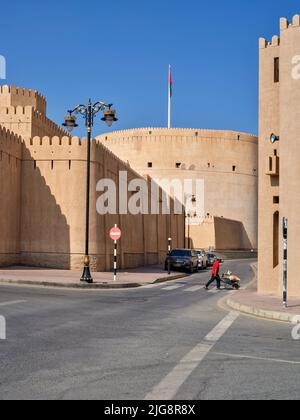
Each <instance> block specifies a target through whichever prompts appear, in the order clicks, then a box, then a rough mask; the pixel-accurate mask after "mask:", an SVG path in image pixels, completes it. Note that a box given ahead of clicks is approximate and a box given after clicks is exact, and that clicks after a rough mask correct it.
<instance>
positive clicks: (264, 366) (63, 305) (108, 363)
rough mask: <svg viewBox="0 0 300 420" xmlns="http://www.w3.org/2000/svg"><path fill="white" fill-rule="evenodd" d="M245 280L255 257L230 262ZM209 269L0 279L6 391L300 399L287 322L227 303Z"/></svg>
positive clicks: (299, 354) (44, 395) (297, 356)
mask: <svg viewBox="0 0 300 420" xmlns="http://www.w3.org/2000/svg"><path fill="white" fill-rule="evenodd" d="M229 267H230V268H231V269H232V270H233V271H234V272H235V273H237V274H239V275H240V276H241V277H242V278H243V280H244V281H246V280H250V279H251V277H252V276H253V273H252V270H251V267H250V262H249V261H242V260H241V261H236V262H230V263H226V264H225V267H224V269H227V268H229ZM208 277H209V273H208V272H203V273H198V274H195V275H193V276H191V277H190V278H188V279H183V280H181V281H176V282H172V283H170V284H162V285H157V286H153V287H152V286H151V287H149V286H147V287H145V288H140V289H134V290H122V291H93V292H84V291H83V292H82V291H71V290H63V289H42V288H30V287H19V286H0V315H2V316H5V317H6V321H7V340H5V341H3V340H2V341H0V372H1V379H0V399H1V400H7V399H14V400H15V399H22V400H23V399H34V400H38V399H101V400H113V399H125V400H130V399H133V400H144V399H153V398H154V399H156V398H157V399H162V398H164V397H165V398H170V399H173V400H178V399H179V400H210V399H299V398H300V388H299V383H300V351H299V349H300V341H294V340H293V339H292V337H291V330H292V327H291V326H290V325H288V324H282V323H276V322H269V321H262V320H258V319H255V318H250V317H246V316H243V315H239V314H236V313H234V312H230V310H228V311H226V310H225V309H222V308H221V307H220V306H219V305H218V302H219V300H220V299H221V298H222V297H223V296H225V295H227V294H228V293H231V292H229V291H226V290H222V291H220V292H219V291H216V290H212V291H210V292H206V291H205V290H204V289H203V284H204V283H205V281H206V280H207V278H208Z"/></svg>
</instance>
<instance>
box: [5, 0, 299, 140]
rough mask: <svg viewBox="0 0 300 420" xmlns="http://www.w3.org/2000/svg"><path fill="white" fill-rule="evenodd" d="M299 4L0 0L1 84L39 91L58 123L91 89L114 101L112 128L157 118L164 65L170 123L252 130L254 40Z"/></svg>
mask: <svg viewBox="0 0 300 420" xmlns="http://www.w3.org/2000/svg"><path fill="white" fill-rule="evenodd" d="M299 12H300V4H299V1H296V0H251V1H237V0H227V1H224V0H211V1H201V0H189V1H188V2H187V1H183V0H114V1H112V2H110V1H107V2H105V1H99V0H89V1H85V2H84V1H77V0H73V1H66V0H60V1H58V0H52V1H45V2H40V1H37V0H30V1H24V0H23V1H20V0H15V1H10V2H3V3H2V4H1V12H0V13H1V25H0V40H1V42H0V55H4V56H5V57H6V59H7V81H6V83H8V84H14V85H19V86H24V87H29V88H35V89H38V90H39V91H41V92H42V93H43V94H44V95H46V96H47V99H48V114H49V116H50V118H52V119H53V120H54V121H55V122H57V123H59V124H60V123H61V121H62V119H63V116H64V115H65V113H66V109H68V108H70V107H71V106H73V105H74V106H75V105H76V104H77V103H78V102H84V101H87V99H88V98H89V96H91V97H92V98H93V99H95V100H96V99H101V100H104V101H107V102H114V104H115V107H116V108H117V110H118V117H119V119H120V121H119V122H118V123H117V124H116V125H115V129H124V128H132V127H148V126H159V127H160V126H165V125H166V124H167V71H168V69H167V68H168V64H169V63H171V64H172V66H173V82H174V96H173V125H174V126H176V127H193V128H194V127H195V128H216V129H234V130H241V131H247V132H254V133H256V132H257V112H258V111H257V101H258V98H257V97H258V86H257V84H258V80H257V79H258V38H259V37H260V36H264V37H266V38H271V36H272V35H274V34H277V33H278V32H279V22H278V21H279V18H280V17H281V16H285V17H287V18H289V19H290V18H291V17H292V15H293V14H296V13H299ZM1 82H3V81H1ZM104 131H107V130H106V128H105V127H104V126H103V123H102V122H97V124H96V127H95V134H96V133H100V132H104ZM83 132H84V131H83V129H80V130H79V131H77V134H78V135H81V134H83Z"/></svg>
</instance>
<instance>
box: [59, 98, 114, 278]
mask: <svg viewBox="0 0 300 420" xmlns="http://www.w3.org/2000/svg"><path fill="white" fill-rule="evenodd" d="M111 108H112V104H109V105H107V104H105V103H104V102H96V103H95V104H94V105H93V104H92V102H91V100H89V103H88V105H87V106H86V105H77V106H76V108H74V109H73V110H70V111H68V112H69V115H67V116H66V117H65V122H64V123H63V126H64V127H66V129H67V130H68V131H69V132H71V131H72V130H73V129H74V128H76V127H78V124H76V117H75V115H77V114H80V115H82V116H83V118H84V119H85V125H86V127H87V132H88V136H87V171H86V224H85V258H84V268H83V274H82V277H81V281H82V282H85V283H93V278H92V275H91V271H90V255H89V232H90V181H91V139H92V127H93V126H94V117H95V115H96V114H97V113H98V112H99V111H103V118H101V120H102V121H104V122H106V124H107V125H108V126H109V127H111V126H112V124H113V123H114V122H115V121H118V119H117V118H116V111H114V110H112V109H111Z"/></svg>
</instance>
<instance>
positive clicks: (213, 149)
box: [98, 128, 258, 251]
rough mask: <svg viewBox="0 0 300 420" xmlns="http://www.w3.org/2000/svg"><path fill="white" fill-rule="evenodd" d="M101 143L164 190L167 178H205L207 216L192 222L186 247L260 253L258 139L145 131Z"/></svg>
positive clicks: (111, 136)
mask: <svg viewBox="0 0 300 420" xmlns="http://www.w3.org/2000/svg"><path fill="white" fill-rule="evenodd" d="M98 139H99V140H100V141H101V142H102V144H103V145H105V146H106V147H107V148H109V149H110V150H111V151H112V152H113V153H114V154H116V155H117V156H118V157H119V158H120V159H122V160H124V161H125V162H128V164H129V165H130V166H131V167H132V168H133V169H134V170H135V171H137V172H138V173H140V174H142V175H150V176H151V177H152V178H154V179H157V180H158V183H159V184H160V185H162V186H163V184H162V183H161V182H160V181H161V180H163V179H168V180H169V181H172V180H174V179H180V180H185V179H192V180H197V179H202V180H204V197H203V198H204V216H205V218H204V221H203V220H201V221H198V219H197V218H196V219H195V218H194V217H193V213H191V215H190V216H191V217H187V218H186V224H187V226H186V237H187V240H186V245H187V243H188V242H189V246H191V247H195V248H209V247H212V248H214V249H217V250H220V251H224V250H226V251H228V250H252V249H257V199H258V139H257V137H255V136H253V135H250V134H245V133H239V132H234V131H217V130H200V129H166V128H145V129H134V130H126V131H116V132H112V133H109V134H104V135H102V136H99V137H98ZM194 193H195V191H194ZM200 199H202V197H200Z"/></svg>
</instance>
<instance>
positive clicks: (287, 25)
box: [259, 15, 300, 49]
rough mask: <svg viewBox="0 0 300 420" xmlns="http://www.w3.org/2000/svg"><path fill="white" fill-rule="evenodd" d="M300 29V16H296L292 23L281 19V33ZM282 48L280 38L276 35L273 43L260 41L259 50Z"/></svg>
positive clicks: (261, 39) (264, 40) (263, 39)
mask: <svg viewBox="0 0 300 420" xmlns="http://www.w3.org/2000/svg"><path fill="white" fill-rule="evenodd" d="M299 27H300V15H294V16H293V19H292V22H289V20H288V19H287V18H284V17H282V18H280V32H281V33H282V32H283V31H286V30H288V29H294V28H299ZM278 46H280V36H278V35H274V36H273V37H272V40H271V41H268V40H267V39H265V38H260V39H259V48H260V49H264V48H268V47H278Z"/></svg>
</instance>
